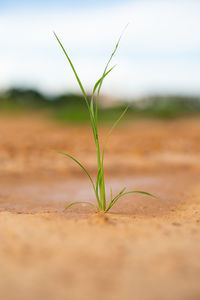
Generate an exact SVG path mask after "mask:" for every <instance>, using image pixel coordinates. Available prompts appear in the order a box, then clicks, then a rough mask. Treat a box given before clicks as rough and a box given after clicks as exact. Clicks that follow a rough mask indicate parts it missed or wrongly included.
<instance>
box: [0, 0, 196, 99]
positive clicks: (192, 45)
mask: <svg viewBox="0 0 200 300" xmlns="http://www.w3.org/2000/svg"><path fill="white" fill-rule="evenodd" d="M127 22H130V25H129V27H128V29H127V31H126V33H125V35H124V37H123V39H122V42H121V45H120V49H119V51H118V54H117V56H116V58H115V59H114V63H117V65H118V66H117V68H116V70H114V71H113V74H112V75H109V79H107V81H105V85H104V92H105V93H108V94H115V95H126V96H128V95H141V94H145V93H148V92H153V93H156V92H157V93H158V92H187V93H200V58H198V57H197V53H199V52H200V35H199V28H200V3H199V2H198V1H194V0H191V1H189V0H188V1H184V0H182V1H180V0H174V1H156V0H151V1H138V2H133V3H129V4H120V5H117V6H115V7H114V6H110V7H107V8H105V9H100V8H99V10H95V9H94V8H93V9H87V10H86V9H85V10H83V9H82V10H79V11H78V10H77V8H76V10H72V9H70V10H69V9H67V8H66V9H65V10H63V9H62V10H56V11H51V10H48V8H47V9H46V10H45V11H41V10H39V9H38V10H32V11H28V10H27V11H20V10H19V11H13V12H7V13H6V12H5V13H4V14H0V68H1V71H0V87H1V86H2V87H3V86H9V85H13V84H21V85H22V84H27V85H32V86H36V87H39V88H41V89H43V90H45V91H49V92H57V91H61V90H69V89H71V90H73V89H76V90H78V87H77V84H76V82H75V79H74V77H73V74H72V72H71V70H70V67H69V66H67V62H66V61H65V58H64V56H63V55H62V53H61V50H60V49H59V46H58V44H57V42H56V40H55V38H54V37H53V35H52V30H53V29H55V31H56V32H57V34H58V35H59V37H60V38H61V40H62V42H63V44H64V45H65V47H66V48H67V50H68V52H69V54H70V55H71V57H72V60H73V62H74V63H75V66H77V69H78V71H79V74H80V76H81V78H83V81H84V83H85V85H86V87H87V88H88V89H89V88H91V84H92V83H94V82H95V80H96V79H98V77H99V75H100V74H101V72H102V69H103V67H104V64H105V61H106V59H107V58H108V55H109V54H110V53H111V51H112V49H113V46H114V43H115V42H116V40H117V38H118V36H119V34H120V32H121V30H122V28H123V27H124V25H125V24H126V23H127Z"/></svg>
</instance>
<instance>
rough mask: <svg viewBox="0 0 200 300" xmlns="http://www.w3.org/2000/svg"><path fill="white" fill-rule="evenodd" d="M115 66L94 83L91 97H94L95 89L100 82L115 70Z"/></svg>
mask: <svg viewBox="0 0 200 300" xmlns="http://www.w3.org/2000/svg"><path fill="white" fill-rule="evenodd" d="M115 67H116V66H113V67H112V68H111V69H110V70H108V71H107V72H106V73H105V74H103V75H102V76H101V78H100V79H99V80H98V81H97V82H96V83H95V85H94V88H93V92H92V96H94V94H95V92H96V89H97V87H98V86H99V84H100V83H101V81H102V80H103V79H104V78H105V77H106V76H107V75H108V74H109V73H110V72H111V71H112V70H113V69H114V68H115Z"/></svg>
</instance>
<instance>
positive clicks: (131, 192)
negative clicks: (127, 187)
mask: <svg viewBox="0 0 200 300" xmlns="http://www.w3.org/2000/svg"><path fill="white" fill-rule="evenodd" d="M133 193H138V194H144V195H147V196H150V197H153V198H157V197H156V196H155V195H153V194H150V193H147V192H144V191H129V192H126V193H124V194H123V196H124V195H127V194H133Z"/></svg>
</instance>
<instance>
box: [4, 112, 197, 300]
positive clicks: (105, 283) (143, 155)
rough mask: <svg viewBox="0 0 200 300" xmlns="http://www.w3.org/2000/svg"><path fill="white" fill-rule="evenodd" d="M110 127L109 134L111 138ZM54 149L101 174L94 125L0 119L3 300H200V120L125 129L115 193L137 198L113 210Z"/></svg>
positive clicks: (111, 172)
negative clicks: (97, 205)
mask: <svg viewBox="0 0 200 300" xmlns="http://www.w3.org/2000/svg"><path fill="white" fill-rule="evenodd" d="M105 132H106V128H102V129H101V133H100V135H101V137H102V138H103V137H105ZM52 149H58V150H61V151H66V152H68V153H71V154H73V155H74V156H76V157H78V158H79V159H80V161H82V162H83V163H84V164H85V165H87V166H88V169H89V171H91V172H92V174H94V173H95V171H96V160H95V148H94V144H93V141H92V138H91V132H90V129H89V128H88V127H87V126H69V125H68V126H61V125H60V126H58V125H57V124H54V123H50V122H49V121H44V120H42V119H40V118H37V117H35V116H28V117H18V118H17V117H15V118H11V117H6V116H5V117H2V116H1V118H0V211H1V212H0V266H1V267H0V299H5V300H7V299H8V300H13V299H16V300H18V299H19V300H25V299H26V300H27V299H30V300H35V299H38V300H40V299H50V300H51V299H52V300H54V299H56V300H57V299H70V300H73V299H74V300H79V299H80V300H82V299H83V300H85V299H87V300H89V299H97V300H98V299H105V300H107V299H109V300H110V299H111V300H112V299H113V300H118V299H119V300H124V299H131V300H132V299H136V300H151V299H152V300H157V299H158V300H160V299H162V300H165V299H166V300H171V299H173V300H174V299H175V300H177V299H178V300H179V299H180V300H199V299H200V284H199V283H200V120H199V119H191V120H178V121H166V122H162V121H140V122H139V121H137V122H135V123H130V124H124V125H122V126H121V127H119V128H118V129H117V130H116V131H115V133H114V134H113V136H112V138H111V140H110V144H109V145H108V147H107V154H106V160H105V171H106V178H107V182H108V188H109V186H110V185H112V186H113V190H114V191H115V192H117V191H119V190H120V188H122V187H123V186H127V188H128V189H133V188H134V189H143V190H146V191H149V192H151V193H154V194H156V195H157V196H158V199H153V198H152V199H151V198H147V197H145V196H141V195H138V196H134V197H133V196H132V195H129V196H127V197H124V199H123V198H122V199H121V200H120V202H119V203H118V204H116V206H115V207H113V210H112V211H110V213H109V214H107V215H103V214H95V213H94V212H93V211H92V210H91V209H90V208H88V207H86V206H76V207H75V206H74V208H73V209H71V210H69V211H67V212H63V209H64V207H65V206H66V204H67V203H69V202H70V201H76V200H83V201H84V200H88V199H89V200H91V201H94V199H93V195H92V193H91V190H90V186H89V183H88V181H87V178H85V175H84V174H82V172H81V171H80V170H79V168H78V167H77V166H74V164H73V162H71V161H70V160H68V159H66V158H64V157H62V156H59V155H58V154H56V153H55V152H53V151H52Z"/></svg>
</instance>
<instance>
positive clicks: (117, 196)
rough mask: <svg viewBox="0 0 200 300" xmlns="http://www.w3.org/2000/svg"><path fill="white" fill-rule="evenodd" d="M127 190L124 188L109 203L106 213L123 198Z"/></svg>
mask: <svg viewBox="0 0 200 300" xmlns="http://www.w3.org/2000/svg"><path fill="white" fill-rule="evenodd" d="M125 189H126V188H123V189H122V190H121V191H120V192H119V193H118V194H117V195H116V196H115V197H114V198H113V199H112V200H111V201H110V203H109V205H108V207H107V209H106V211H109V209H110V208H111V207H112V206H113V205H114V204H115V202H116V201H117V200H118V199H119V198H120V197H121V195H122V194H123V192H124V191H125Z"/></svg>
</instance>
